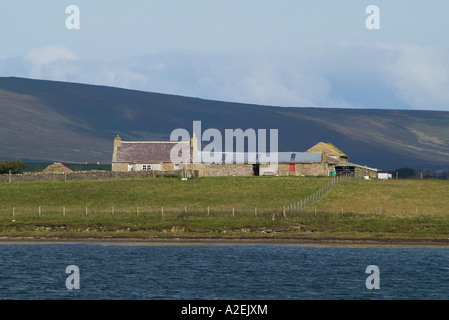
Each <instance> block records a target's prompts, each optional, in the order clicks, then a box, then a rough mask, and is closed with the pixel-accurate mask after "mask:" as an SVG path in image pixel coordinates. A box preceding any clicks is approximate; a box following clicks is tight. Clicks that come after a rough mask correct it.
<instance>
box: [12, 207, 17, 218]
mask: <svg viewBox="0 0 449 320" xmlns="http://www.w3.org/2000/svg"><path fill="white" fill-rule="evenodd" d="M15 215H16V208H14V207H12V216H13V217H14V216H15Z"/></svg>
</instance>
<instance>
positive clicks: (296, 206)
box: [282, 175, 359, 216]
mask: <svg viewBox="0 0 449 320" xmlns="http://www.w3.org/2000/svg"><path fill="white" fill-rule="evenodd" d="M358 178H359V177H358V176H357V175H341V176H336V177H334V178H332V180H331V181H330V182H329V183H328V184H327V185H325V186H324V187H322V188H320V189H319V190H318V191H316V192H314V193H313V194H311V195H309V196H307V197H305V198H303V199H300V200H299V201H297V202H293V203H290V204H289V205H287V206H284V207H283V208H282V213H283V215H284V216H285V215H286V213H287V212H290V211H299V210H302V209H304V208H306V207H307V206H309V205H311V204H312V203H313V202H315V201H316V200H318V199H319V198H321V197H322V196H323V195H324V194H325V193H326V192H328V191H329V190H331V189H332V188H334V187H335V186H338V185H339V184H342V183H343V182H346V181H349V180H353V179H358Z"/></svg>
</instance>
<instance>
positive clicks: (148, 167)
mask: <svg viewBox="0 0 449 320" xmlns="http://www.w3.org/2000/svg"><path fill="white" fill-rule="evenodd" d="M152 169H153V168H152V166H151V164H144V165H142V170H144V171H147V170H152Z"/></svg>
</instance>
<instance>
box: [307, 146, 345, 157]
mask: <svg viewBox="0 0 449 320" xmlns="http://www.w3.org/2000/svg"><path fill="white" fill-rule="evenodd" d="M307 151H308V152H322V153H325V154H337V155H339V156H340V157H346V158H347V157H348V156H347V155H346V154H345V153H344V152H343V151H341V150H340V149H338V148H337V147H336V146H334V145H333V144H332V143H329V142H318V143H317V144H316V145H314V146H313V147H311V148H310V149H309V150H307Z"/></svg>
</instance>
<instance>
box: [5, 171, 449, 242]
mask: <svg viewBox="0 0 449 320" xmlns="http://www.w3.org/2000/svg"><path fill="white" fill-rule="evenodd" d="M329 181H330V178H324V177H319V178H312V177H215V178H214V177H208V178H197V179H191V180H187V181H182V180H180V179H178V178H152V179H116V180H91V181H65V182H41V183H13V184H1V185H0V236H2V237H44V238H45V237H56V238H59V239H86V238H94V239H98V238H103V239H114V238H123V239H175V238H176V239H205V238H207V239H217V240H218V239H220V240H223V239H225V240H226V239H228V240H230V239H250V240H251V239H253V240H266V239H269V240H279V241H285V240H291V241H322V240H325V241H340V240H348V241H369V240H370V241H371V240H372V241H387V242H388V241H399V242H401V241H433V242H440V243H444V244H445V243H446V242H447V243H448V244H449V240H448V238H449V214H448V213H449V201H447V199H449V197H448V196H449V182H448V181H442V180H388V181H383V180H352V181H347V182H344V183H343V184H341V185H338V186H336V187H334V188H333V189H332V190H330V191H328V192H327V193H326V194H324V196H322V197H321V198H320V199H318V200H317V201H315V202H314V203H312V204H311V205H310V206H309V207H307V208H305V209H302V210H289V211H287V212H284V211H283V206H284V205H287V204H290V203H292V202H297V201H300V200H301V199H304V198H305V197H307V196H309V195H311V194H313V193H314V192H315V191H316V190H318V189H319V188H321V187H323V186H325V185H326V184H328V183H329Z"/></svg>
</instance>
